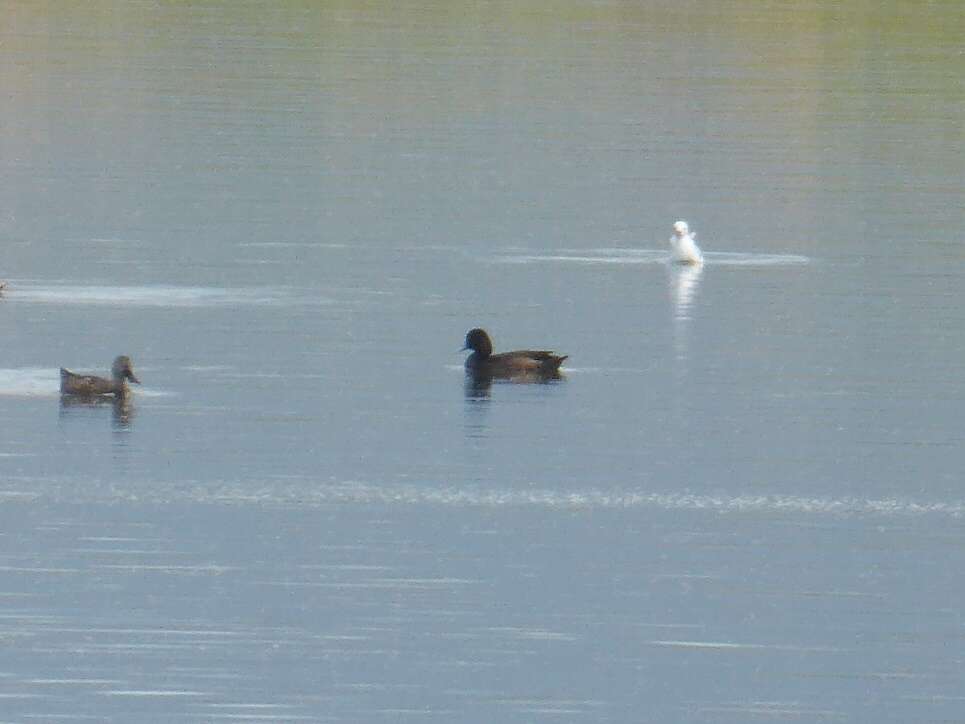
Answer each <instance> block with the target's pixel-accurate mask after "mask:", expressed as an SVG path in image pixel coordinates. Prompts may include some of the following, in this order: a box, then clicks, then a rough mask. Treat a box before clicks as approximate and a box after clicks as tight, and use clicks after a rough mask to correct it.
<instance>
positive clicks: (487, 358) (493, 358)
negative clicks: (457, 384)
mask: <svg viewBox="0 0 965 724" xmlns="http://www.w3.org/2000/svg"><path fill="white" fill-rule="evenodd" d="M463 349H464V350H466V349H471V350H472V354H471V355H469V356H468V357H467V358H466V372H467V373H469V374H471V375H474V376H477V377H503V378H507V379H521V380H525V379H538V380H548V379H558V378H559V377H560V365H561V364H562V363H563V360H565V359H566V358H567V355H557V354H555V353H553V352H550V351H547V350H534V349H520V350H516V351H514V352H501V353H499V354H493V343H492V340H491V339H489V335H488V334H486V330H484V329H470V330H469V332H468V334H466V346H465V347H463Z"/></svg>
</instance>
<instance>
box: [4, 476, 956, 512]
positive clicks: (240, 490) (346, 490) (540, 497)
mask: <svg viewBox="0 0 965 724" xmlns="http://www.w3.org/2000/svg"><path fill="white" fill-rule="evenodd" d="M52 482H54V481H50V480H46V481H45V480H38V479H31V480H21V481H20V484H21V485H25V484H26V485H25V489H22V490H13V489H11V488H10V485H11V484H15V483H13V481H10V483H8V485H7V486H6V490H0V499H3V498H17V499H36V498H47V497H48V496H50V495H52V496H53V497H54V498H57V499H60V497H61V496H60V495H58V493H60V494H62V495H63V496H64V497H65V499H69V500H70V501H72V502H76V501H74V498H76V497H78V496H80V497H82V498H83V502H92V501H97V500H102V501H105V502H106V501H110V502H117V501H129V502H140V503H161V504H163V503H175V502H195V503H223V504H229V505H251V504H255V505H298V506H299V507H304V506H318V507H322V506H327V505H340V504H344V505H368V504H372V505H376V504H377V505H413V506H415V505H438V506H446V507H456V508H489V509H499V508H542V509H546V510H559V511H567V512H579V511H592V510H621V509H622V510H632V509H635V508H639V509H655V510H668V511H708V512H712V513H720V514H778V515H780V514H788V513H791V514H805V515H836V516H884V517H900V516H919V515H942V516H948V517H953V518H960V517H963V516H965V500H948V501H933V502H925V501H916V500H910V499H903V498H859V497H845V498H832V497H806V496H795V495H726V494H720V495H699V494H691V493H655V492H644V491H613V492H608V491H604V490H581V491H572V492H566V491H555V490H545V489H544V490H509V489H497V490H480V489H477V488H457V487H444V488H438V487H437V488H427V487H419V486H414V485H406V486H376V485H371V484H366V483H343V484H327V485H319V484H318V483H316V482H314V481H311V480H308V479H295V480H292V481H290V482H289V483H288V484H285V483H278V484H276V485H269V486H264V485H263V486H260V487H259V486H257V485H255V484H250V485H243V486H241V485H229V484H226V483H224V482H223V481H221V482H212V483H202V482H200V481H192V483H189V484H184V483H171V484H170V485H166V484H165V483H163V482H151V483H143V485H141V486H137V487H132V486H130V485H124V486H118V485H116V484H110V485H106V486H100V485H97V484H94V485H84V486H80V487H78V486H77V485H76V481H61V482H63V485H59V484H57V483H55V482H54V487H55V489H54V490H51V489H50V487H49V485H50V483H52ZM45 483H46V484H47V485H44V484H45ZM316 485H318V487H316ZM44 488H46V490H45V489H44ZM82 491H83V492H82ZM64 502H65V501H64Z"/></svg>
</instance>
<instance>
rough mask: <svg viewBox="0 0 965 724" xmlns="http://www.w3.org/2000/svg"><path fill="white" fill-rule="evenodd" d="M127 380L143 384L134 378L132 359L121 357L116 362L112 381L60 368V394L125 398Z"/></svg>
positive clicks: (112, 371)
mask: <svg viewBox="0 0 965 724" xmlns="http://www.w3.org/2000/svg"><path fill="white" fill-rule="evenodd" d="M127 380H130V381H131V382H135V383H137V384H141V381H140V380H139V379H137V377H135V376H134V367H133V366H132V365H131V358H130V357H128V356H127V355H121V356H120V357H118V358H117V359H115V360H114V365H113V366H112V367H111V379H106V378H104V377H95V376H93V375H78V374H76V373H74V372H71V371H70V370H65V369H64V368H63V367H61V368H60V394H62V395H78V396H83V397H95V396H97V395H117V396H118V397H123V396H124V395H126V394H127V393H128V391H129V390H128V388H127Z"/></svg>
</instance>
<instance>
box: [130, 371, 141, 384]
mask: <svg viewBox="0 0 965 724" xmlns="http://www.w3.org/2000/svg"><path fill="white" fill-rule="evenodd" d="M127 379H129V380H130V381H131V382H133V383H134V384H136V385H139V384H141V381H140V380H139V379H137V377H135V376H134V373H133V372H128V373H127Z"/></svg>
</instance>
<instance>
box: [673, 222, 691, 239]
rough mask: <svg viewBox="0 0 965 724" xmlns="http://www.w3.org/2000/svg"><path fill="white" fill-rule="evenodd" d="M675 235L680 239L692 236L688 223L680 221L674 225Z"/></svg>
mask: <svg viewBox="0 0 965 724" xmlns="http://www.w3.org/2000/svg"><path fill="white" fill-rule="evenodd" d="M673 235H674V236H675V237H677V238H678V239H683V238H684V237H685V236H689V235H690V227H689V226H688V225H687V222H686V221H682V220H681V221H678V222H677V223H675V224H674V225H673Z"/></svg>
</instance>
